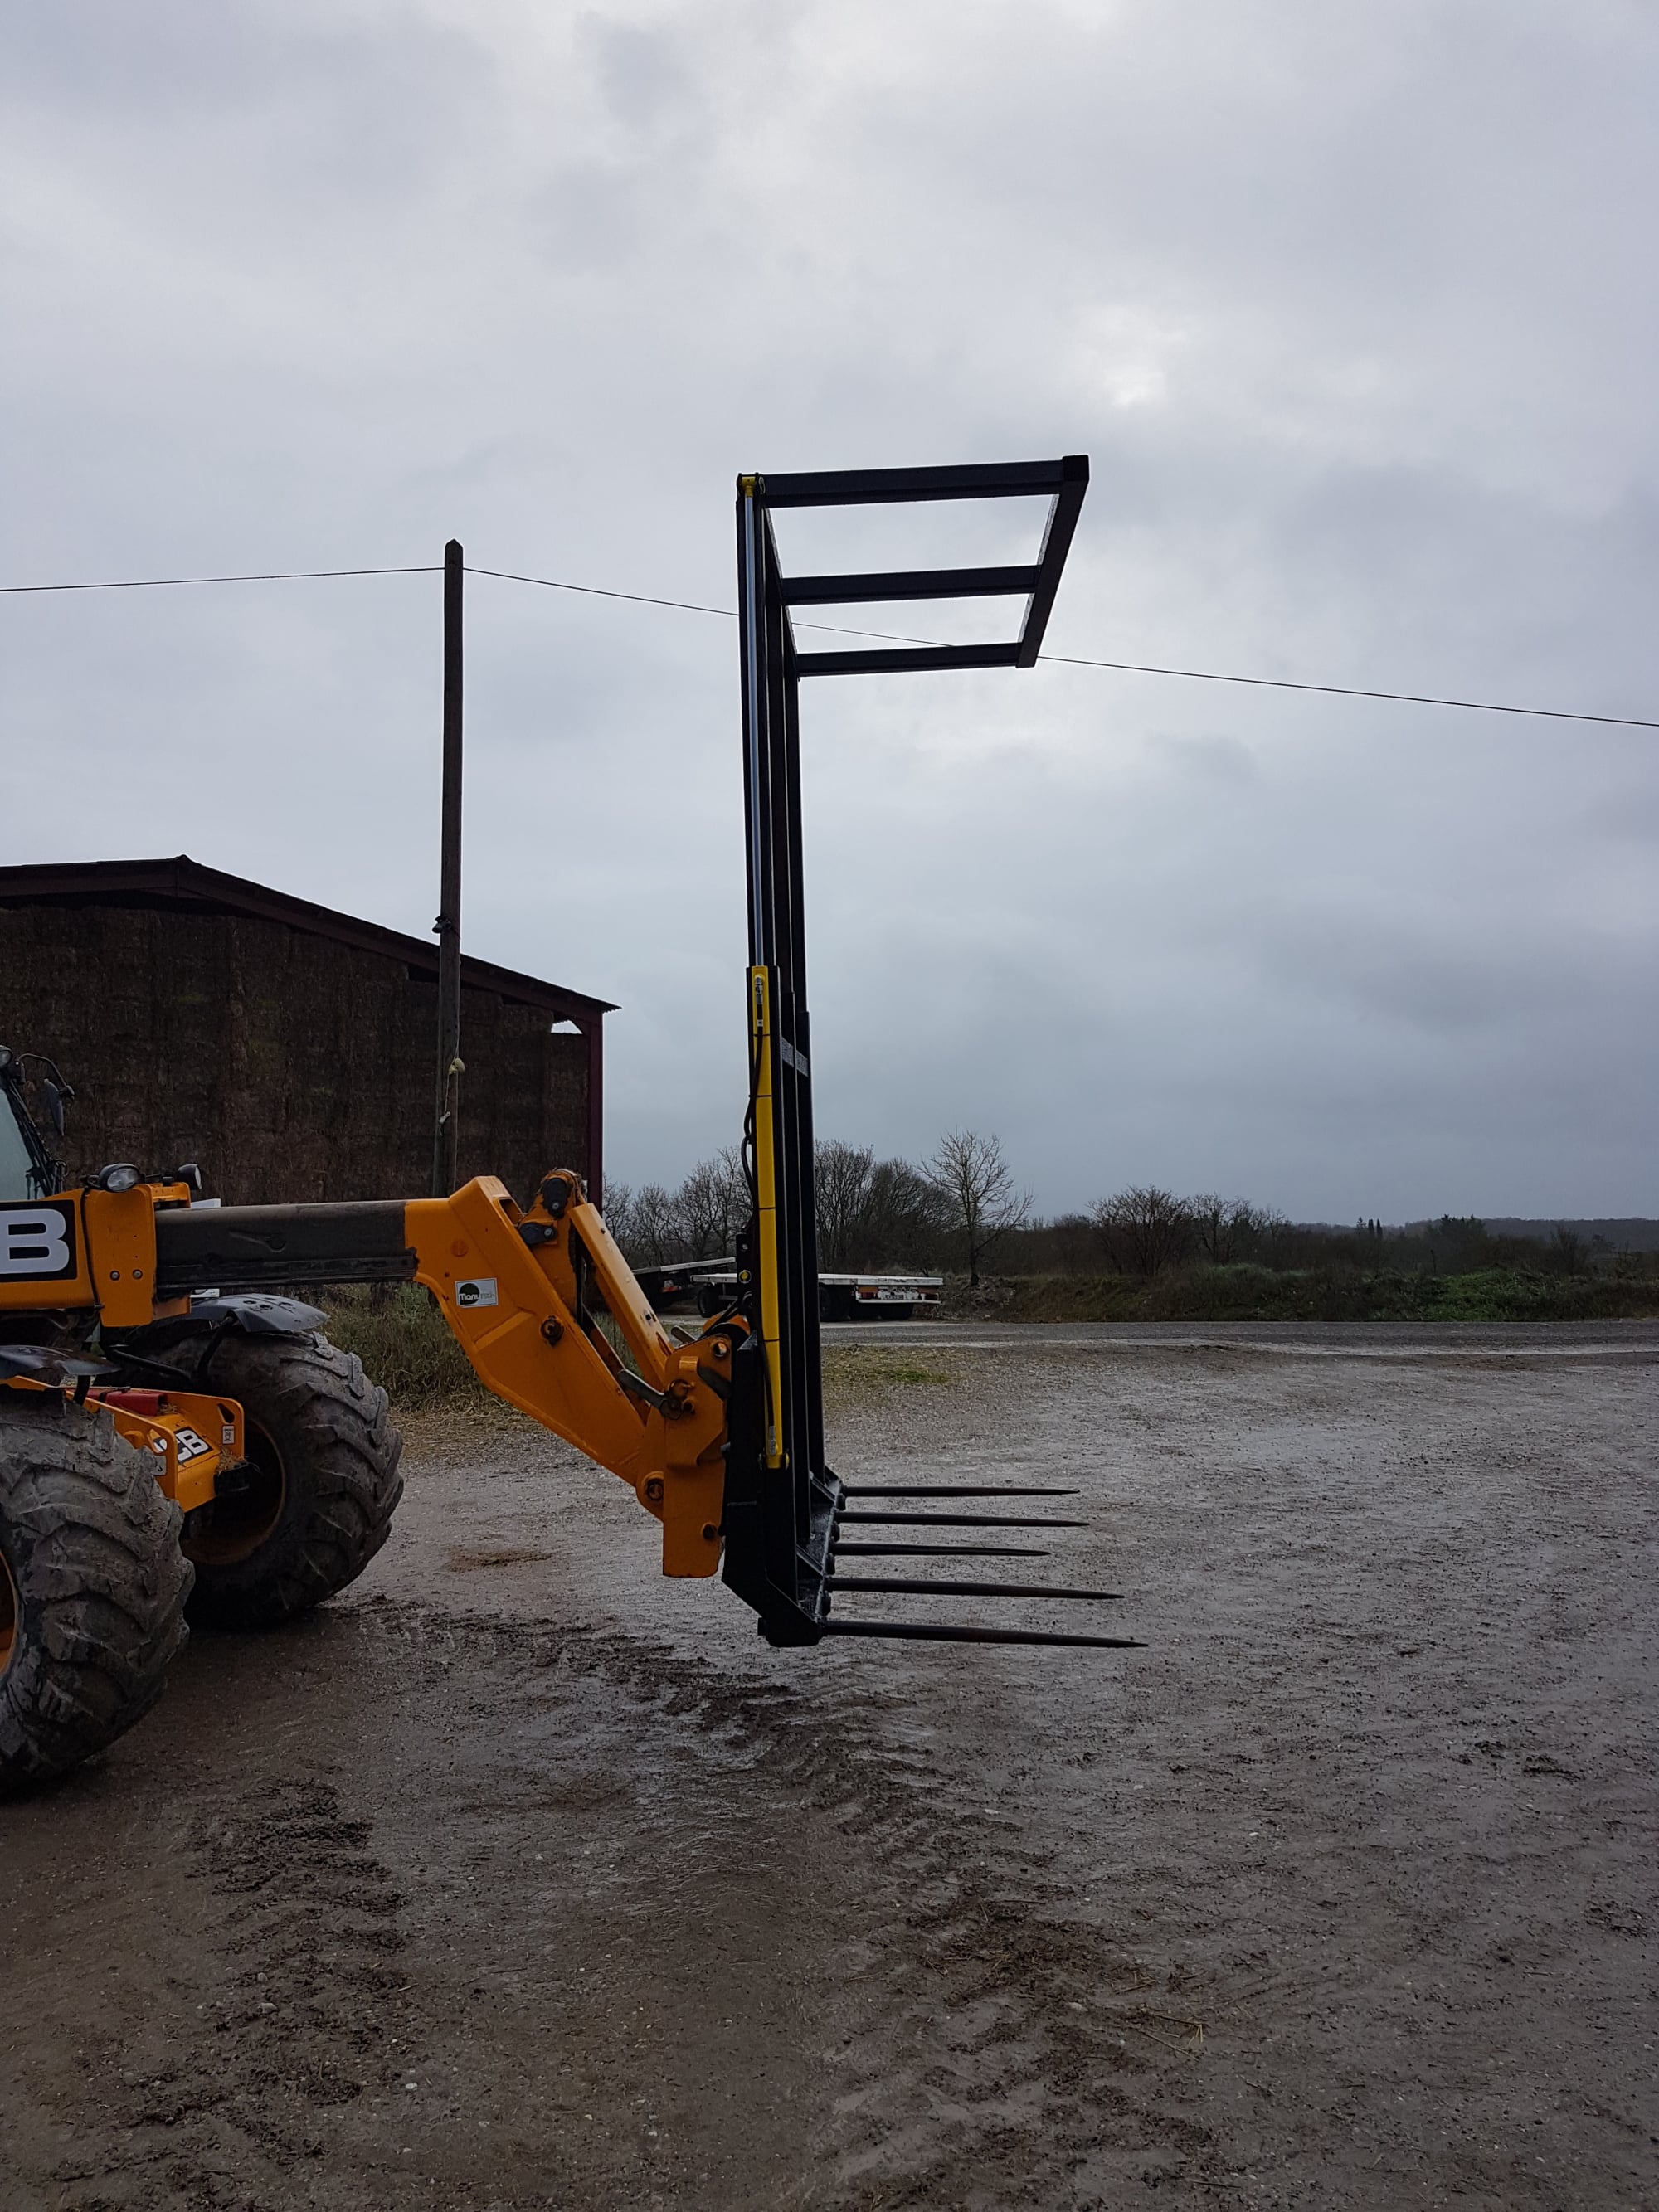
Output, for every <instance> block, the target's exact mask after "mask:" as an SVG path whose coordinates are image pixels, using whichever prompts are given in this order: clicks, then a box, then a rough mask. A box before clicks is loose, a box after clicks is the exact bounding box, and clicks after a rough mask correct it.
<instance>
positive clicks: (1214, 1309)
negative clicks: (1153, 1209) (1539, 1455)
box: [957, 1267, 1659, 1322]
mask: <svg viewBox="0 0 1659 2212" xmlns="http://www.w3.org/2000/svg"><path fill="white" fill-rule="evenodd" d="M1000 1287H1001V1291H1002V1292H1003V1295H1002V1296H1000V1297H998V1298H997V1299H996V1300H995V1302H994V1303H987V1304H984V1305H983V1306H981V1307H976V1308H975V1314H976V1315H978V1314H981V1313H982V1314H983V1316H985V1317H986V1318H988V1319H995V1320H998V1321H1046V1322H1066V1321H1139V1322H1158V1321H1200V1322H1202V1321H1269V1322H1270V1321H1443V1322H1474V1321H1499V1322H1501V1321H1646V1320H1653V1319H1659V1281H1651V1280H1650V1281H1639V1280H1638V1281H1630V1282H1620V1281H1618V1280H1616V1279H1611V1278H1608V1277H1606V1276H1583V1275H1565V1276H1564V1275H1546V1274H1542V1273H1538V1272H1536V1271H1535V1270H1533V1269H1529V1268H1518V1267H1515V1268H1511V1267H1489V1268H1485V1269H1483V1270H1481V1271H1480V1273H1475V1274H1468V1275H1429V1274H1409V1275H1407V1274H1387V1273H1377V1274H1360V1273H1349V1272H1346V1271H1342V1272H1337V1271H1334V1270H1333V1271H1329V1272H1327V1271H1324V1270H1319V1269H1313V1268H1298V1269H1286V1270H1284V1271H1282V1272H1279V1271H1275V1270H1273V1269H1272V1268H1267V1267H1188V1268H1182V1269H1179V1270H1176V1271H1174V1272H1172V1273H1169V1274H1167V1275H1160V1276H1158V1278H1157V1279H1155V1280H1154V1281H1152V1282H1150V1283H1147V1282H1141V1281H1138V1280H1136V1279H1134V1278H1133V1277H1130V1276H1127V1275H1027V1276H1023V1277H1015V1278H1012V1279H1009V1280H1007V1281H1006V1283H1004V1284H1003V1285H1001V1286H1000ZM957 1314H958V1316H959V1317H963V1316H961V1309H960V1308H959V1307H958V1308H957Z"/></svg>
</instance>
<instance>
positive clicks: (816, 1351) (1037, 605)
mask: <svg viewBox="0 0 1659 2212" xmlns="http://www.w3.org/2000/svg"><path fill="white" fill-rule="evenodd" d="M1088 480H1089V465H1088V462H1087V460H1086V459H1085V458H1084V457H1083V456H1082V455H1080V454H1073V455H1071V456H1069V457H1068V458H1066V459H1063V460H1058V461H1036V462H1030V463H1024V462H1018V463H1013V464H1010V465H983V466H978V467H969V468H943V469H854V470H842V471H830V472H827V473H824V474H822V475H813V476H787V477H759V476H744V477H738V512H737V524H738V629H739V650H740V654H741V682H742V692H743V738H744V837H745V842H746V858H747V882H748V903H749V977H748V1000H749V1030H750V1107H749V1118H748V1122H747V1125H746V1127H745V1131H744V1146H745V1157H746V1159H747V1162H748V1165H749V1170H750V1176H751V1178H752V1185H753V1198H754V1208H755V1210H754V1218H753V1219H752V1221H751V1223H750V1229H749V1233H748V1236H747V1237H746V1239H745V1243H744V1252H743V1255H742V1265H741V1267H740V1287H741V1289H742V1293H743V1296H744V1302H745V1304H746V1306H747V1309H748V1318H749V1322H750V1334H749V1340H748V1344H747V1346H746V1347H745V1352H744V1355H743V1357H742V1358H741V1359H740V1362H739V1372H738V1375H736V1376H734V1385H733V1399H734V1402H733V1406H732V1421H731V1437H732V1442H731V1447H730V1450H729V1452H728V1455H727V1474H726V1580H727V1582H728V1583H731V1584H732V1587H733V1588H734V1589H738V1591H739V1593H740V1594H741V1595H743V1596H744V1598H745V1599H746V1600H747V1601H748V1602H749V1603H750V1604H751V1605H753V1606H754V1607H755V1608H756V1610H757V1612H758V1613H760V1615H761V1626H762V1628H763V1632H764V1633H765V1634H766V1635H767V1636H768V1637H769V1638H770V1639H771V1641H772V1642H774V1643H775V1644H805V1643H815V1642H816V1641H817V1638H819V1637H820V1636H822V1635H823V1634H825V1633H827V1632H836V1631H837V1630H840V1629H842V1628H843V1627H844V1628H846V1629H848V1630H849V1631H850V1630H853V1629H854V1627H855V1626H856V1625H855V1624H854V1623H850V1622H848V1623H840V1622H832V1621H831V1620H829V1600H830V1583H831V1580H832V1579H833V1560H834V1553H835V1548H836V1541H837V1531H838V1527H839V1522H840V1518H841V1516H842V1511H843V1510H844V1508H845V1502H846V1497H847V1493H846V1492H845V1491H844V1489H843V1487H842V1484H841V1483H840V1482H838V1481H837V1480H836V1476H835V1475H834V1474H832V1473H831V1472H830V1470H829V1468H828V1466H827V1465H826V1464H825V1462H824V1450H823V1385H822V1373H821V1353H820V1346H819V1334H818V1299H817V1216H816V1208H815V1206H814V1198H813V1139H812V1057H811V1053H812V1046H811V1021H810V1018H809V1016H808V1012H807V1004H806V930H805V908H804V902H803V872H802V857H801V805H800V681H801V678H803V677H805V676H838V675H873V674H879V673H888V672H896V671H922V670H930V669H946V668H1013V667H1030V665H1031V664H1032V663H1033V662H1034V661H1035V660H1036V656H1037V653H1038V649H1039V647H1041V644H1042V634H1043V629H1044V627H1045V625H1046V623H1047V622H1048V613H1049V610H1050V608H1051V607H1052V605H1053V604H1054V592H1055V589H1056V587H1057V586H1058V584H1059V581H1060V569H1061V568H1062V566H1063V564H1064V562H1065V558H1066V549H1067V547H1068V546H1069V545H1070V543H1071V539H1072V533H1073V529H1074V528H1075V526H1076V522H1077V515H1078V510H1079V507H1081V505H1082V503H1083V495H1084V493H1085V490H1086V489H1087V486H1088ZM1009 498H1044V499H1046V500H1047V501H1048V520H1047V524H1046V526H1045V529H1044V532H1043V537H1042V547H1041V550H1040V551H1039V554H1038V556H1037V559H1036V561H1035V562H1030V563H1028V564H1024V565H1020V566H1010V567H1003V568H951V569H927V570H910V571H905V572H900V573H883V574H854V575H834V576H803V577H787V576H786V575H785V574H783V570H782V566H781V562H780V561H779V558H778V550H777V544H776V541H775V538H774V535H773V531H772V522H771V515H772V512H773V510H775V509H776V508H780V507H856V506H866V505H872V504H885V503H888V502H891V501H902V502H908V501H928V500H946V499H949V500H956V499H1009ZM1009 596H1016V597H1023V598H1024V600H1025V611H1024V619H1023V621H1022V623H1021V626H1020V632H1019V635H1018V637H1017V638H1014V639H1012V640H1010V641H1007V642H1006V643H1003V644H994V645H972V646H925V647H896V648H895V647H882V648H879V649H876V650H870V651H864V650H860V651H855V652H846V653H839V652H838V653H800V652H799V651H798V650H797V649H796V644H795V636H794V629H793V623H792V622H791V619H790V614H789V610H790V608H791V606H793V605H828V604H834V603H837V602H841V603H846V602H854V603H857V602H860V601H874V600H881V599H953V598H986V597H1009ZM883 1632H885V1631H883ZM930 1633H931V1631H930ZM995 1633H996V1634H997V1635H999V1636H1003V1635H1006V1636H1011V1637H1014V1638H1016V1640H1018V1635H1019V1632H1015V1631H1006V1632H1003V1631H1000V1632H995Z"/></svg>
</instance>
